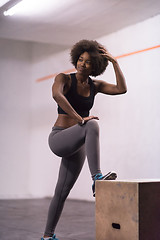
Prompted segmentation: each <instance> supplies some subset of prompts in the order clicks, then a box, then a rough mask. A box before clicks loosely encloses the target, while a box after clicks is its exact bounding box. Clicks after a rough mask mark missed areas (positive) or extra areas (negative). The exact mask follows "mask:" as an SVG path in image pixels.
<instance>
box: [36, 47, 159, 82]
mask: <svg viewBox="0 0 160 240" xmlns="http://www.w3.org/2000/svg"><path fill="white" fill-rule="evenodd" d="M159 47H160V45H157V46H154V47H150V48H145V49H142V50H139V51H135V52H131V53H126V54H122V55H120V56H117V57H115V58H116V59H119V58H123V57H128V56H131V55H134V54H137V53H141V52H146V51H149V50H153V49H155V48H159ZM74 71H75V68H73V69H69V70H66V71H64V72H63V73H70V72H74ZM56 75H57V73H54V74H51V75H48V76H45V77H42V78H38V79H37V80H36V82H41V81H44V80H48V79H51V78H54V77H55V76H56Z"/></svg>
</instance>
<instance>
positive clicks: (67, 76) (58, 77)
mask: <svg viewBox="0 0 160 240" xmlns="http://www.w3.org/2000/svg"><path fill="white" fill-rule="evenodd" d="M70 79H71V77H70V74H65V73H58V74H57V75H56V77H55V80H62V81H69V80H70Z"/></svg>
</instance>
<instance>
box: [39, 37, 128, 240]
mask: <svg viewBox="0 0 160 240" xmlns="http://www.w3.org/2000/svg"><path fill="white" fill-rule="evenodd" d="M108 61H110V62H111V63H112V64H113V68H114V71H115V76H116V84H109V83H107V82H105V81H100V80H92V79H91V78H90V77H89V76H98V75H100V74H102V73H103V72H104V71H105V69H106V67H107V65H108ZM71 62H72V63H73V65H74V66H75V68H76V70H77V72H76V73H72V74H63V73H60V74H58V75H57V76H56V78H55V81H54V84H53V87H52V93H53V98H54V100H55V101H56V102H57V104H58V118H57V120H56V122H55V124H54V127H53V128H52V132H51V134H50V135H49V146H50V148H51V150H52V152H53V153H55V154H56V155H58V156H60V157H62V161H61V166H60V171H59V177H58V182H57V185H56V189H55V194H54V197H53V199H52V201H51V204H50V208H49V212H48V221H47V224H46V229H45V233H44V237H43V238H41V240H44V239H54V240H58V239H57V238H56V235H55V234H54V231H55V227H56V225H57V222H58V220H59V217H60V215H61V212H62V209H63V205H64V202H65V200H66V198H67V196H68V194H69V192H70V190H71V188H72V187H73V185H74V183H75V182H76V180H77V178H78V176H79V173H80V171H81V169H82V166H83V163H84V160H85V157H86V156H87V159H88V164H89V169H90V172H91V176H92V179H93V185H92V190H93V196H95V181H96V180H102V179H105V180H110V179H111V180H114V179H116V177H117V175H116V173H111V172H109V173H108V174H106V175H105V176H103V175H102V173H101V169H100V156H99V129H98V124H97V120H98V117H97V116H90V115H89V111H90V109H91V108H92V106H93V103H94V97H95V95H96V94H97V93H103V94H110V95H116V94H123V93H126V91H127V88H126V83H125V79H124V76H123V73H122V71H121V69H120V67H119V65H118V62H117V60H116V59H115V58H114V57H113V56H112V55H111V54H109V53H108V51H107V50H106V49H105V48H104V47H103V46H102V45H101V44H99V43H98V42H97V41H89V40H81V41H79V42H78V43H76V44H75V45H74V46H73V48H72V50H71Z"/></svg>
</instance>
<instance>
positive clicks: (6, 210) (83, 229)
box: [0, 199, 95, 240]
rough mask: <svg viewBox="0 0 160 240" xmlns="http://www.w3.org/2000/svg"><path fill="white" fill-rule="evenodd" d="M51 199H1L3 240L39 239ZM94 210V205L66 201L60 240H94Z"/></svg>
mask: <svg viewBox="0 0 160 240" xmlns="http://www.w3.org/2000/svg"><path fill="white" fill-rule="evenodd" d="M50 200H51V199H32V200H0V240H10V239H11V240H22V239H23V240H39V239H40V238H41V236H42V235H43V231H44V228H45V223H46V217H47V212H48V207H49V203H50ZM94 208H95V204H94V202H86V201H76V200H67V201H66V203H65V207H64V210H63V213H62V216H61V218H60V221H59V223H58V225H57V229H56V236H57V237H58V238H59V240H95V217H94V216H95V209H94Z"/></svg>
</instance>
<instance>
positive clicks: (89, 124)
mask: <svg viewBox="0 0 160 240" xmlns="http://www.w3.org/2000/svg"><path fill="white" fill-rule="evenodd" d="M86 127H87V129H90V130H93V131H94V132H96V133H99V125H98V122H97V120H94V119H92V120H89V121H88V122H86Z"/></svg>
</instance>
